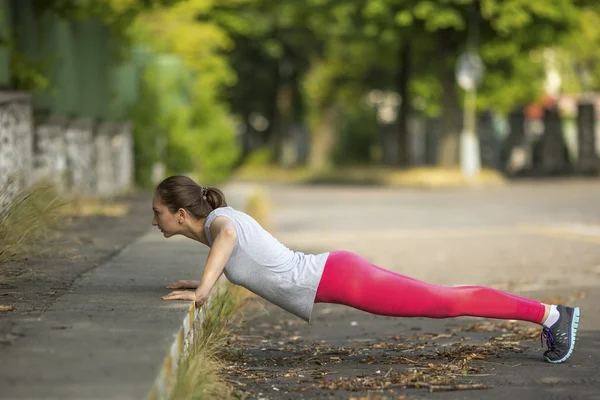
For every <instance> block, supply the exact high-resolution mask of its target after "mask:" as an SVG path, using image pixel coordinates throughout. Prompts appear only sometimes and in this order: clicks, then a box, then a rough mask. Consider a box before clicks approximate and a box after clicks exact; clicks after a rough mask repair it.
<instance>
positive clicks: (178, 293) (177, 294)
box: [162, 290, 208, 307]
mask: <svg viewBox="0 0 600 400" xmlns="http://www.w3.org/2000/svg"><path fill="white" fill-rule="evenodd" d="M162 298H163V300H187V301H193V302H194V303H196V307H200V306H201V305H202V304H204V302H205V301H206V299H207V298H208V297H207V296H196V292H195V291H193V290H175V291H173V292H171V293H169V294H168V295H166V296H163V297H162Z"/></svg>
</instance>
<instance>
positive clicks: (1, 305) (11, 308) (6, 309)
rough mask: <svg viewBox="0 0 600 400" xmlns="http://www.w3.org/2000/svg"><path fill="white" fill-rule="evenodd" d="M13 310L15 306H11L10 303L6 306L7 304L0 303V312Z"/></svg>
mask: <svg viewBox="0 0 600 400" xmlns="http://www.w3.org/2000/svg"><path fill="white" fill-rule="evenodd" d="M14 310H16V307H15V306H12V305H11V306H7V305H3V304H0V312H9V311H14Z"/></svg>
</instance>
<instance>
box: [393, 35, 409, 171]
mask: <svg viewBox="0 0 600 400" xmlns="http://www.w3.org/2000/svg"><path fill="white" fill-rule="evenodd" d="M398 55H399V57H398V61H399V66H398V67H399V68H398V75H397V77H396V87H397V90H398V93H399V94H400V99H401V103H400V109H399V114H398V164H399V165H402V166H407V165H408V164H409V161H410V141H409V132H408V116H409V114H410V99H409V95H408V82H409V80H410V74H411V68H410V61H411V57H410V55H411V47H410V41H408V40H407V41H405V42H404V43H403V44H402V45H401V47H400V51H399V53H398Z"/></svg>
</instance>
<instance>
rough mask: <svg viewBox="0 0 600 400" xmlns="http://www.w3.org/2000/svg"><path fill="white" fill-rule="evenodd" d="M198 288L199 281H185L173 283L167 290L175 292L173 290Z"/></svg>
mask: <svg viewBox="0 0 600 400" xmlns="http://www.w3.org/2000/svg"><path fill="white" fill-rule="evenodd" d="M198 286H200V281H186V280H181V281H177V282H175V283H171V284H170V285H169V286H167V289H171V290H175V289H196V288H198Z"/></svg>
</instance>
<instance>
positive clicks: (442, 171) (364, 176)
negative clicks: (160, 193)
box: [234, 165, 506, 189]
mask: <svg viewBox="0 0 600 400" xmlns="http://www.w3.org/2000/svg"><path fill="white" fill-rule="evenodd" d="M234 179H236V180H239V181H253V182H278V183H297V184H300V183H331V184H363V185H384V186H391V187H417V188H432V189H435V188H448V187H465V186H489V185H502V184H504V183H506V180H505V179H504V177H503V176H502V174H500V173H499V172H498V171H495V170H491V169H482V170H481V173H480V174H479V176H478V177H477V178H473V179H468V178H465V177H464V176H463V175H462V173H461V171H460V169H459V168H438V167H421V168H389V167H377V166H375V167H372V166H365V167H361V166H356V167H340V168H337V169H334V170H328V171H321V172H311V171H310V170H308V169H307V168H290V169H283V168H279V167H275V166H260V165H250V166H245V167H242V168H241V169H240V170H239V171H238V172H237V173H236V175H235V176H234Z"/></svg>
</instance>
